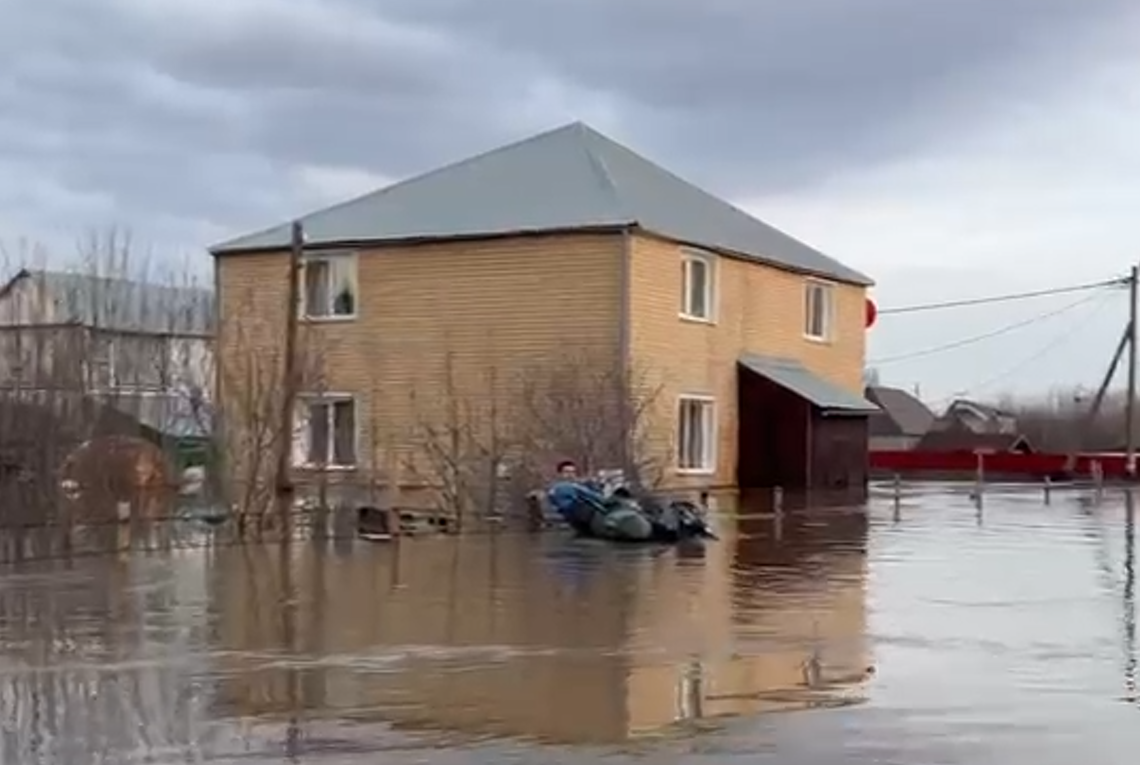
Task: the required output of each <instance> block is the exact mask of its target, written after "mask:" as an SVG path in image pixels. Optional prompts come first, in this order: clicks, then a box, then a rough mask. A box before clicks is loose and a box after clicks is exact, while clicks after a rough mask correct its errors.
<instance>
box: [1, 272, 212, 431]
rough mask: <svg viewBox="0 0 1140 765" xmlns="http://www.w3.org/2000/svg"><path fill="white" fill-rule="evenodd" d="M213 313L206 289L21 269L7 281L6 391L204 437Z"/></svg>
mask: <svg viewBox="0 0 1140 765" xmlns="http://www.w3.org/2000/svg"><path fill="white" fill-rule="evenodd" d="M214 313H215V307H214V295H213V291H212V290H209V289H204V288H198V287H181V286H168V285H162V284H153V283H147V282H143V281H136V280H132V279H126V278H119V277H109V276H99V275H95V274H88V273H83V272H63V271H49V270H30V269H24V270H21V271H19V272H18V273H17V274H16V275H15V276H13V277H12V278H11V279H10V280H8V281H7V282H6V283H5V284H3V285H2V286H0V392H2V393H3V394H4V395H6V396H7V397H8V398H9V399H15V398H19V399H20V400H22V401H24V402H25V403H28V402H33V403H35V402H38V403H40V404H42V405H48V404H54V405H60V406H62V405H63V404H64V403H68V402H70V403H74V402H75V401H76V400H80V399H82V400H86V401H91V402H97V403H99V404H103V405H106V406H108V407H111V408H113V409H115V410H118V411H119V412H122V413H124V414H126V415H128V416H129V417H130V418H133V419H134V420H136V421H137V422H138V423H139V424H140V425H142V426H143V427H144V428H146V429H148V430H149V431H151V432H152V433H153V434H155V435H158V436H163V437H172V438H175V439H186V438H189V439H197V438H202V437H204V436H205V435H206V432H205V431H206V430H207V429H208V425H209V408H208V406H207V404H208V401H207V396H208V392H209V391H210V390H211V389H212V386H213V382H214V379H213V378H214V374H213V371H212V370H213V348H212V344H213V337H212V331H213V319H214ZM57 408H58V406H57Z"/></svg>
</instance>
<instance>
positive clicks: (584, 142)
mask: <svg viewBox="0 0 1140 765" xmlns="http://www.w3.org/2000/svg"><path fill="white" fill-rule="evenodd" d="M566 129H567V130H573V131H574V132H575V133H577V134H578V136H579V137H580V138H581V140H580V141H579V144H578V148H580V149H581V150H582V153H583V154H585V155H586V160H587V161H588V162H589V163H590V167H591V168H592V169H593V170H594V171H595V173H596V174H597V176H598V179H599V180H600V181H601V183H602V186H603V187H604V188H605V189H606V191H607V192H608V193H609V195H610V197H611V198H612V200H613V203H614V207H615V208H616V210H615V212H616V213H617V215H616V216H615V217H617V218H619V219H625V220H626V222H627V223H631V224H633V223H637V220H636V219H635V217H634V216H633V215H631V214H630V213H629V212H628V211H627V210H626V204H625V198H624V197H623V196H622V193H621V186H620V185H619V184H618V183H617V182H616V181H615V180H614V176H613V173H612V172H610V167H609V165H608V164H607V163H606V160H605V157H603V156H601V155H600V154H599V153H598V152H597V151H596V150H595V147H594V146H593V144H592V143H591V142H592V141H597V140H602V141H605V142H606V143H611V144H612V143H614V142H613V141H612V140H610V139H609V138H607V137H606V136H605V135H603V134H602V133H599V132H598V131H596V130H594V129H593V128H591V127H590V126H589V125H587V124H586V123H584V122H581V121H578V122H572V123H570V124H569V125H567V126H566ZM614 145H617V144H614Z"/></svg>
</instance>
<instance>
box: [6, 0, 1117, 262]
mask: <svg viewBox="0 0 1140 765" xmlns="http://www.w3.org/2000/svg"><path fill="white" fill-rule="evenodd" d="M1128 4H1129V3H1128V2H1127V0H1084V2H1080V3H1074V2H1071V0H956V1H955V2H952V3H950V2H946V3H925V2H914V0H859V2H854V1H853V0H814V1H810V0H800V1H799V2H794V3H793V2H787V1H786V0H706V2H704V3H701V4H696V5H694V4H692V3H682V2H680V1H679V0H677V1H673V0H620V1H615V0H468V1H466V2H465V1H462V0H386V2H384V3H376V2H366V0H326V2H321V3H317V2H309V1H308V0H280V1H276V0H232V2H229V3H195V2H191V1H190V0H164V2H150V3H148V2H144V0H103V2H98V3H96V2H89V1H87V0H39V2H36V3H27V2H24V1H23V0H0V13H2V14H3V18H4V19H5V23H4V24H3V25H0V72H3V74H2V75H0V97H2V99H3V101H2V102H3V103H4V105H5V108H4V110H3V111H2V112H0V171H3V172H2V173H0V202H2V203H3V205H4V207H2V208H0V223H2V222H3V221H6V220H7V221H15V222H16V223H20V224H26V225H32V226H41V225H42V226H45V227H55V228H58V227H60V226H63V225H80V224H83V223H87V224H93V223H98V222H99V221H96V220H90V221H86V220H83V216H84V215H87V216H90V217H92V218H94V217H95V216H106V215H109V214H110V215H114V216H115V217H116V219H117V220H118V221H119V222H123V223H127V224H130V225H133V226H137V227H139V228H140V229H141V230H142V231H143V233H144V234H150V235H151V236H154V237H157V238H167V239H169V240H171V241H178V242H181V243H184V244H186V245H200V244H205V243H206V242H203V241H200V239H199V238H200V237H203V236H213V235H214V234H215V233H216V232H219V231H222V230H225V231H227V232H229V233H236V232H239V231H242V230H243V229H247V228H253V227H257V226H260V225H263V224H265V223H270V222H273V221H275V220H276V219H278V218H279V217H281V216H284V215H287V214H291V213H293V212H297V210H296V209H294V208H293V207H292V206H293V205H296V204H299V203H300V201H301V199H302V197H301V196H299V195H298V193H297V192H296V190H295V189H291V188H290V187H289V183H290V180H289V179H290V175H289V172H290V170H291V169H292V168H296V167H298V166H303V165H330V166H355V167H363V168H366V169H368V170H370V171H372V172H374V173H377V174H380V175H383V176H387V177H400V176H404V175H407V174H410V173H414V172H417V171H421V170H425V169H428V168H430V167H432V166H434V165H436V164H438V163H441V162H444V161H448V160H452V159H457V158H460V157H461V156H463V155H465V154H468V153H470V152H473V151H478V150H481V149H486V148H490V147H491V146H493V145H494V144H496V143H499V142H501V141H505V140H510V139H512V138H517V137H521V135H522V134H523V133H525V132H528V131H530V130H533V129H537V128H539V127H544V126H551V125H553V124H555V123H557V122H561V121H564V120H565V119H568V118H570V117H571V115H574V114H576V113H579V110H581V109H583V108H585V107H584V106H583V104H584V103H585V102H587V101H590V100H592V99H595V98H596V99H598V100H600V101H604V102H606V103H607V104H609V105H612V106H613V108H614V110H615V113H616V118H617V124H616V126H615V131H616V132H617V133H618V137H621V138H623V139H626V140H629V141H630V142H632V143H634V144H635V145H636V146H637V147H638V148H640V149H642V150H644V151H645V152H647V153H650V154H652V155H654V156H656V157H659V158H661V159H662V160H664V161H666V162H667V163H668V164H671V165H673V166H675V167H676V168H677V169H678V170H679V171H681V172H682V173H685V174H689V175H692V176H694V177H695V178H696V179H697V180H700V181H702V182H705V183H707V184H709V185H711V186H712V187H714V188H715V189H716V190H718V191H721V192H722V193H726V194H734V195H750V194H759V193H762V192H765V191H771V190H774V189H784V188H787V187H788V186H791V185H795V184H799V183H809V182H811V181H813V180H815V179H818V178H819V177H821V176H823V175H827V174H829V173H832V172H836V171H837V170H844V169H849V168H852V167H859V166H862V165H864V164H867V163H874V162H876V161H878V160H880V159H882V158H885V157H890V156H893V155H896V154H898V153H900V152H905V151H907V150H909V149H911V148H913V147H915V146H917V145H919V144H920V143H921V142H922V141H925V140H929V139H931V138H932V137H936V136H937V134H938V132H939V131H941V130H945V129H946V128H945V125H944V123H943V120H942V115H939V119H924V118H923V116H924V114H925V113H926V112H928V111H932V110H935V109H936V107H937V105H938V104H939V103H940V100H941V99H943V98H947V97H950V96H951V95H953V94H955V93H960V91H961V88H962V87H963V85H962V83H969V84H970V86H971V88H973V87H976V83H977V82H978V77H979V76H981V75H983V74H987V73H992V72H1001V71H1003V70H1004V67H1006V66H1007V65H1009V66H1012V64H1011V63H1010V62H1015V61H1017V60H1020V59H1022V58H1023V57H1024V56H1028V55H1030V54H1031V53H1033V52H1034V51H1035V50H1037V46H1038V45H1039V44H1040V42H1041V41H1042V40H1043V39H1046V38H1050V49H1051V51H1052V55H1054V56H1061V57H1063V56H1065V55H1066V46H1065V40H1067V39H1071V38H1072V37H1073V36H1074V35H1076V34H1077V31H1079V29H1080V28H1082V26H1083V25H1092V24H1095V23H1101V22H1103V21H1105V20H1106V19H1110V18H1111V14H1113V13H1115V12H1117V11H1119V10H1120V9H1121V8H1123V7H1125V6H1126V5H1128ZM698 9H699V10H698ZM991 79H992V78H991ZM995 81H996V80H995ZM543 82H546V83H550V82H553V83H561V85H562V87H563V89H564V91H565V92H566V93H567V94H569V95H567V96H566V97H567V98H568V99H569V102H568V103H566V104H565V105H564V106H562V107H561V108H560V107H559V106H558V105H553V106H550V105H547V106H543V105H542V103H541V102H539V103H538V105H537V106H536V98H537V97H536V96H535V92H536V88H537V87H538V86H539V85H540V84H541V83H543ZM994 94H998V95H996V96H995V95H994ZM986 97H989V98H994V97H1000V89H996V90H992V91H991V92H990V93H989V94H986V93H978V94H977V97H976V103H980V102H983V101H984V100H985V98H986ZM601 127H603V128H605V127H606V126H604V125H603V126H601ZM29 178H31V179H34V180H35V183H28V179H29ZM21 189H24V190H21ZM53 194H55V195H56V198H57V201H56V202H54V203H53V201H52V196H53ZM69 195H70V196H69ZM53 205H55V206H57V207H58V209H53ZM61 213H65V214H67V215H75V216H76V217H77V220H76V221H74V223H72V222H71V221H70V220H69V219H67V218H61V217H60V214H61ZM148 226H149V227H150V229H151V230H148ZM50 233H51V232H46V231H43V232H41V231H18V232H3V231H0V237H4V236H12V235H28V236H49V235H50Z"/></svg>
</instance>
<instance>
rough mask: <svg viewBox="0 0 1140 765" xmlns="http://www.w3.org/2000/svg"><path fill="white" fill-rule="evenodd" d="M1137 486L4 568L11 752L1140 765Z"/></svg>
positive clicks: (21, 755)
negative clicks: (657, 532) (701, 533)
mask: <svg viewBox="0 0 1140 765" xmlns="http://www.w3.org/2000/svg"><path fill="white" fill-rule="evenodd" d="M1128 517H1129V512H1128V510H1127V509H1126V502H1125V500H1124V496H1123V495H1122V494H1120V493H1107V494H1106V495H1105V496H1104V497H1103V500H1102V501H1101V502H1100V503H1099V504H1097V503H1095V502H1092V501H1090V496H1089V495H1087V494H1081V493H1076V492H1074V493H1069V494H1063V493H1060V492H1058V493H1056V494H1054V496H1053V498H1052V502H1051V503H1050V504H1049V505H1048V506H1046V505H1044V503H1043V501H1042V496H1041V495H1040V494H1039V493H1038V492H1033V491H1021V492H1016V491H1001V490H997V489H995V490H994V491H993V492H991V493H990V494H989V495H988V496H987V497H986V500H985V505H984V509H983V511H982V512H981V513H980V514H979V513H978V512H977V511H976V510H975V508H974V506H973V505H972V504H971V502H970V500H969V498H968V497H967V496H966V494H965V493H964V492H962V491H955V490H952V489H949V488H946V487H938V486H933V485H930V486H925V487H909V488H908V489H907V490H906V496H905V497H904V500H903V502H902V505H901V508H900V512H899V513H897V514H896V512H895V508H894V503H893V501H892V500H891V499H890V497H889V496H880V497H876V498H873V499H872V501H871V502H870V504H869V507H868V508H867V509H866V511H865V512H862V511H859V512H855V511H815V512H805V513H802V514H798V515H790V516H785V517H784V518H783V519H782V521H776V520H774V519H772V518H763V519H757V520H752V521H748V522H741V523H739V524H734V523H730V522H729V521H727V520H724V519H721V522H720V531H721V533H722V536H723V538H722V540H721V541H719V542H716V543H710V544H708V545H707V546H706V547H705V548H704V551H703V554H700V553H699V552H697V551H693V550H675V549H664V550H647V549H628V548H627V549H620V548H614V547H609V546H606V545H603V544H596V543H588V542H583V541H575V540H570V539H568V538H566V537H564V536H562V535H560V534H559V533H557V532H552V533H548V534H544V535H540V536H537V537H531V536H526V535H519V534H507V533H503V534H499V535H494V536H491V535H480V536H468V537H464V538H462V539H459V538H451V537H437V538H423V539H411V540H405V541H403V542H402V543H401V544H400V545H399V546H395V545H384V544H372V543H367V542H356V541H351V540H349V541H345V540H341V541H334V542H322V543H320V544H317V543H308V542H306V543H298V544H296V545H295V546H293V548H292V549H291V550H290V551H289V552H288V554H287V555H283V554H282V552H281V548H279V547H276V546H245V547H215V548H208V549H202V548H198V549H184V550H175V551H167V552H161V553H154V552H151V553H140V552H136V553H130V554H123V553H120V554H115V555H104V556H91V557H83V558H75V559H71V560H68V559H54V560H45V561H40V562H25V563H21V564H19V565H8V566H4V567H2V568H0V763H4V764H5V765H7V764H8V763H11V764H12V765H31V764H32V763H69V764H75V765H85V764H86V763H131V762H140V763H141V762H156V763H182V762H210V763H235V764H237V763H244V764H246V765H263V764H264V763H278V762H304V763H319V764H322V765H334V764H340V763H343V764H345V765H350V764H351V765H359V764H363V763H405V762H406V763H414V762H439V763H476V764H477V763H487V764H488V765H491V764H495V765H498V764H499V763H512V762H518V763H544V764H545V765H557V764H558V763H590V762H607V763H608V762H612V763H618V762H633V761H643V760H645V759H646V758H649V761H652V762H663V763H734V762H739V763H758V762H759V763H764V762H772V763H777V762H778V763H824V762H827V763H840V762H843V763H871V762H876V763H879V762H888V763H894V762H897V763H971V765H980V764H981V763H991V762H992V763H1006V764H1007V765H1008V764H1011V763H1033V764H1034V765H1037V764H1042V765H1047V764H1048V763H1064V764H1065V765H1071V763H1073V762H1076V761H1078V759H1080V760H1081V761H1089V762H1096V763H1101V764H1107V763H1125V762H1135V760H1136V756H1137V754H1136V753H1137V752H1138V751H1140V726H1138V725H1137V722H1138V719H1140V717H1138V715H1140V710H1138V709H1137V702H1136V700H1135V691H1134V676H1135V666H1136V659H1137V650H1136V646H1135V614H1134V604H1133V602H1132V588H1133V586H1132V583H1131V565H1132V564H1131V561H1130V557H1129V554H1128V541H1129V539H1130V535H1131V533H1132V532H1131V530H1130V528H1131V526H1130V524H1129V523H1128Z"/></svg>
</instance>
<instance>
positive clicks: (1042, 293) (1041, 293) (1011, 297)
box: [878, 276, 1129, 316]
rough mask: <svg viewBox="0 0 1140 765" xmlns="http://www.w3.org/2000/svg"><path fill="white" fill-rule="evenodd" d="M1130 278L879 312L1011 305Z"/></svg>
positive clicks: (895, 313)
mask: <svg viewBox="0 0 1140 765" xmlns="http://www.w3.org/2000/svg"><path fill="white" fill-rule="evenodd" d="M1128 281H1129V277H1127V276H1121V277H1116V278H1114V279H1103V280H1101V281H1099V282H1088V283H1086V284H1074V285H1070V286H1068V287H1053V288H1051V289H1045V290H1032V291H1030V292H1012V293H1008V294H1005V295H991V296H989V297H980V298H967V299H964V300H947V301H943V302H940V303H919V304H915V305H907V306H900V307H898V308H883V309H880V310H879V311H878V315H879V316H893V315H897V314H903V313H917V312H919V311H936V310H941V309H944V308H964V307H967V306H975V305H985V304H987V303H1010V302H1013V301H1016V300H1027V299H1029V298H1038V297H1048V296H1050V295H1064V294H1067V293H1070V292H1087V291H1088V290H1095V289H1099V288H1101V287H1119V286H1121V285H1126V284H1128Z"/></svg>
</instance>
